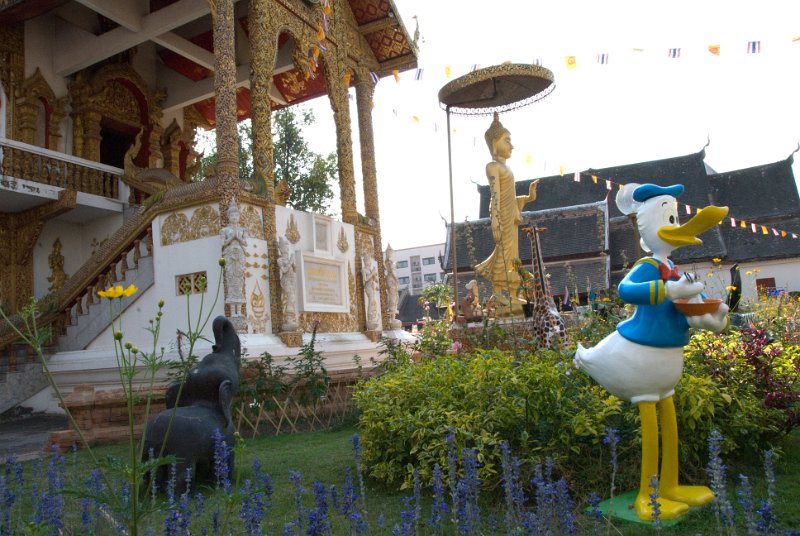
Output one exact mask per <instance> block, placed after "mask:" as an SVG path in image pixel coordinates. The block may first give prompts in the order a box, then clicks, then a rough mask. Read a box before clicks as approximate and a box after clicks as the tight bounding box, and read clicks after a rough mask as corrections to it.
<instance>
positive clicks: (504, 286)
mask: <svg viewBox="0 0 800 536" xmlns="http://www.w3.org/2000/svg"><path fill="white" fill-rule="evenodd" d="M485 138H486V145H488V147H489V152H490V153H491V154H492V161H491V162H489V163H488V164H486V177H487V179H488V180H489V191H490V192H491V201H490V202H489V214H490V216H491V219H492V237H493V238H494V243H495V247H494V251H492V254H491V255H489V257H488V258H487V259H486V260H484V261H483V262H481V263H480V264H478V265H477V266H475V272H476V273H477V274H479V275H481V276H482V277H484V278H485V279H487V280H488V281H490V282H491V283H492V286H493V287H494V294H493V297H494V303H495V306H496V307H497V308H498V314H506V315H507V314H520V313H521V312H522V304H521V302H520V301H519V300H518V299H516V294H517V289H518V288H519V282H520V281H519V273H518V272H517V271H516V270H515V269H514V267H513V265H512V260H513V259H518V258H519V225H520V223H522V216H521V213H522V208H523V207H524V206H525V205H526V204H527V203H530V202H532V201H535V200H536V187H537V185H538V184H539V181H538V180H535V181H533V182H531V185H530V189H529V190H528V195H521V196H518V195H517V192H516V185H515V184H514V173H513V172H512V171H511V168H509V167H508V166H507V165H506V160H508V159H509V158H510V157H511V151H512V150H513V149H514V146H513V145H511V133H510V132H509V131H508V129H506V128H505V127H504V126H503V125H502V123H500V118H499V117H498V114H497V113H495V114H494V120H493V121H492V124H491V126H490V127H489V130H487V131H486V135H485Z"/></svg>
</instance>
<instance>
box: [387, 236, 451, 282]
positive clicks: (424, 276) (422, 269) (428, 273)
mask: <svg viewBox="0 0 800 536" xmlns="http://www.w3.org/2000/svg"><path fill="white" fill-rule="evenodd" d="M443 250H444V244H442V243H440V244H431V245H429V246H417V247H413V248H406V249H397V250H395V251H394V260H395V268H396V270H395V273H396V274H397V279H398V280H399V282H400V290H407V291H408V293H409V294H419V293H420V291H422V289H423V288H425V287H427V286H430V285H432V284H434V283H441V282H442V281H444V272H443V271H442V267H441V264H440V263H439V257H440V256H441V255H442V251H443Z"/></svg>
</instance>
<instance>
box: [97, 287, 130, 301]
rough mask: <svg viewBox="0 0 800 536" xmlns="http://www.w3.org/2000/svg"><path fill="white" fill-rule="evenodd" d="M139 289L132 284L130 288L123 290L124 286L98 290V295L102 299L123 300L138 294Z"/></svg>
mask: <svg viewBox="0 0 800 536" xmlns="http://www.w3.org/2000/svg"><path fill="white" fill-rule="evenodd" d="M138 290H139V289H138V288H136V285H133V284H130V285H128V288H122V285H117V286H116V287H108V288H107V289H105V290H98V291H97V295H98V296H100V297H102V298H108V299H110V300H113V299H114V298H122V297H128V296H132V295H134V294H136V292H137V291H138Z"/></svg>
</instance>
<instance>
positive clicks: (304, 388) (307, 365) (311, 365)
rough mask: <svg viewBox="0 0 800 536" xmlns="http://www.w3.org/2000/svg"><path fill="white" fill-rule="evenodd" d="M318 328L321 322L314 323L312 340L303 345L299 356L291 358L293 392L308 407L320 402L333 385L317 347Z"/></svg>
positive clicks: (290, 368)
mask: <svg viewBox="0 0 800 536" xmlns="http://www.w3.org/2000/svg"><path fill="white" fill-rule="evenodd" d="M317 328H319V321H316V322H314V327H313V329H312V331H311V339H310V340H309V341H308V342H307V343H305V344H303V346H302V347H301V348H300V351H299V352H298V353H297V356H295V357H290V358H289V370H290V371H291V374H292V380H291V382H290V386H291V389H292V392H293V394H294V396H296V397H297V400H298V401H299V402H300V403H301V404H303V405H306V406H310V405H314V404H316V403H317V402H319V400H320V399H321V398H322V397H323V396H325V395H326V394H327V392H328V387H329V386H330V384H331V377H330V376H329V375H328V370H327V369H326V368H325V358H324V357H323V356H322V352H320V351H319V350H317V349H316V347H315V345H316V339H317Z"/></svg>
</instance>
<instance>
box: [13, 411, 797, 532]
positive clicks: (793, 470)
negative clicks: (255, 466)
mask: <svg viewBox="0 0 800 536" xmlns="http://www.w3.org/2000/svg"><path fill="white" fill-rule="evenodd" d="M356 431H357V430H356V428H355V427H354V426H352V425H350V426H345V427H342V428H340V429H337V430H333V431H327V432H314V433H304V434H297V435H283V436H277V437H275V436H266V437H259V438H255V439H251V440H248V441H247V442H246V449H245V452H244V454H243V455H242V456H240V458H239V459H238V460H237V466H238V467H239V468H240V470H241V477H240V478H241V481H240V484H241V483H243V481H244V479H247V478H251V477H252V475H253V473H252V462H253V460H254V459H256V458H257V459H259V460H260V462H261V465H262V471H265V472H267V473H268V474H269V475H270V476H271V478H272V483H273V488H274V494H273V501H272V507H271V508H269V509H268V511H267V514H266V517H265V518H264V525H263V527H264V533H265V534H282V533H283V529H284V525H285V524H286V523H289V522H291V521H293V520H294V519H295V518H296V509H295V488H294V484H293V483H292V482H291V481H290V480H289V471H290V470H295V471H298V472H300V473H301V475H302V486H303V488H304V489H305V490H306V492H305V494H304V498H303V502H304V505H305V507H307V508H311V507H313V505H314V499H313V493H312V489H313V483H314V481H317V480H318V481H320V482H322V483H324V484H325V485H326V487H328V488H329V487H330V485H332V484H334V485H336V488H337V490H339V493H340V494H341V490H342V486H343V483H344V481H345V473H346V468H348V467H350V468H351V470H353V479H354V482H355V486H356V489H358V479H357V477H356V474H355V461H354V455H353V447H352V436H353V434H355V433H356ZM781 447H782V450H783V456H782V457H781V458H780V459H779V460H778V461H777V463H776V476H777V490H778V497H777V499H776V501H775V505H774V506H775V514H776V516H777V519H778V521H779V523H780V526H781V527H782V528H784V529H785V528H796V527H800V507H798V505H797V500H796V498H797V497H800V432H797V431H796V432H794V433H793V434H792V435H790V436H789V437H788V438H787V439H786V441H785V443H784V444H783V445H782V446H781ZM96 452H97V453H98V455H99V456H101V457H102V456H108V455H112V456H122V455H124V452H125V450H124V447H123V446H111V447H100V448H98V449H96ZM24 465H25V466H26V482H28V483H29V482H31V481H34V482H37V481H39V482H41V480H42V479H43V478H45V477H44V475H43V473H44V468H43V465H44V464H39V465H40V468H39V469H34V467H33V464H31V463H26V464H24ZM66 466H67V483H68V484H69V483H75V482H79V481H82V480H84V479H85V478H86V476H88V474H89V472H90V469H89V468H90V467H91V465H90V462H89V460H88V456H87V455H86V454H85V453H83V452H79V453H77V454H76V455H70V454H68V455H67V456H66ZM37 470H38V471H40V472H41V473H39V476H34V475H31V474H30V472H31V471H37ZM73 472H76V473H78V474H79V475H80V477H79V478H78V479H75V477H74V475H72V474H70V473H73ZM739 473H743V474H746V475H748V476H749V477H750V481H751V483H752V485H753V489H754V493H753V497H754V500H755V502H756V504H758V503H759V502H760V500H761V499H762V498H764V497H765V496H766V491H765V489H766V488H765V482H764V476H763V468H762V467H761V461H760V460H754V462H753V463H752V464H745V463H743V462H738V463H733V464H731V465H730V466H729V470H728V480H729V482H730V483H731V487H730V491H729V497H730V498H731V502H734V503H735V502H736V499H737V496H736V486H738V480H739V479H738V475H739ZM29 476H34V478H29ZM45 479H46V478H45ZM365 484H366V488H367V493H366V509H367V519H368V521H369V529H368V530H367V531H366V534H392V527H393V525H395V524H396V523H398V522H399V520H400V511H401V510H402V509H403V501H402V499H403V497H406V496H409V495H411V492H410V491H408V492H400V491H397V490H392V489H387V488H386V487H385V486H383V485H381V484H380V483H377V482H375V481H371V480H369V479H367V480H366V482H365ZM39 485H40V486H43V484H39ZM622 491H624V490H622ZM202 492H203V494H204V495H206V496H207V497H208V498H207V501H206V506H205V514H203V515H201V516H196V515H195V516H194V517H193V519H192V522H191V523H192V524H191V525H190V529H191V530H192V533H194V534H200V526H201V524H203V525H204V526H208V525H205V524H207V523H208V519H210V516H211V512H213V510H214V509H216V508H219V509H220V510H221V511H222V512H223V514H222V517H223V518H224V510H225V505H224V500H223V497H224V495H223V494H222V493H221V492H219V491H213V490H211V489H206V490H202ZM597 492H598V494H599V495H601V496H607V494H608V492H607V491H605V493H603V490H597ZM423 495H425V496H426V498H425V499H424V500H423V507H422V517H423V518H427V517H429V516H430V502H431V501H430V495H431V493H430V490H424V491H423ZM25 505H27V510H26V511H24V512H23V511H21V510H19V508H20V507H22V508H25ZM239 507H240V505H239V504H238V503H237V504H233V505H231V513H230V514H229V515H230V516H231V521H232V522H234V523H238V515H239V513H238V511H239ZM736 507H737V508H738V504H737V505H736ZM482 508H483V514H482V519H483V520H484V523H486V522H487V520H488V519H489V517H490V515H493V516H494V517H495V519H496V520H497V525H498V530H497V533H498V534H502V533H503V532H504V529H503V511H502V497H501V495H500V494H499V493H495V494H493V495H491V496H489V497H487V498H486V499H485V501H484V502H483V504H482ZM756 508H758V506H756ZM66 510H67V511H68V512H69V513H68V515H67V517H66V525H67V528H68V529H70V532H68V533H70V534H79V533H82V532H81V530H80V505H79V503H78V500H76V499H72V498H68V499H67V508H66ZM2 511H3V504H2V502H0V526H1V525H2ZM29 516H30V500H29V499H24V500H21V501H20V503H18V504H17V505H15V507H14V509H13V510H12V519H17V520H18V521H20V520H23V519H27V517H29ZM379 517H383V519H385V522H384V523H383V526H382V527H380V526H379ZM162 519H163V516H161V515H156V516H155V517H153V518H152V519H151V522H150V523H148V525H147V526H152V528H153V530H154V533H155V534H161V533H163V525H162V524H163V521H162ZM203 519H205V520H206V521H203V522H202V523H198V522H200V521H201V520H203ZM737 519H738V521H739V523H740V525H739V528H738V532H739V533H740V534H745V533H746V531H745V530H744V529H743V525H742V524H741V523H742V521H743V516H742V515H741V512H740V511H739V512H737ZM330 520H331V530H332V533H333V534H349V533H350V530H349V523H348V521H347V519H345V518H344V517H342V516H340V515H338V514H334V513H333V511H331V514H330ZM423 524H424V523H423ZM577 524H578V530H579V533H581V534H593V533H595V532H594V530H595V528H596V527H595V525H594V524H593V521H592V520H591V519H589V518H588V517H586V516H579V517H578V519H577ZM236 526H238V525H236ZM18 527H19V525H18ZM103 527H105V528H103ZM17 530H19V529H17ZM607 530H608V529H607V524H606V522H605V521H602V523H601V525H600V533H601V534H606V533H609V534H631V535H638V534H652V533H654V532H655V528H654V527H653V526H647V525H638V524H631V523H626V522H622V521H614V523H613V526H611V527H610V532H607ZM0 532H1V531H0ZM421 532H423V533H426V534H427V533H432V532H426V531H425V527H423V530H422V531H421ZM661 532H662V533H663V534H674V535H679V534H680V535H683V534H718V533H723V534H727V531H722V530H718V525H717V522H716V519H715V516H714V513H713V509H712V508H711V507H706V508H702V509H699V510H698V511H696V512H692V513H691V514H690V515H688V516H687V517H686V519H685V520H683V521H682V522H681V523H679V524H678V525H676V526H673V527H664V528H663V529H662V530H661ZM18 533H22V532H21V530H20V531H19V532H17V531H12V534H18ZM93 533H94V534H116V533H117V531H116V530H113V529H112V528H111V527H110V526H108V524H107V523H104V522H102V521H101V522H100V528H98V529H94V532H93ZM209 533H211V532H210V531H209ZM229 533H230V534H241V533H243V532H241V529H238V528H237V529H234V530H231V531H230V532H229ZM444 533H445V534H455V533H456V531H455V530H454V529H453V528H452V527H449V528H448V529H447V530H446V531H445V532H444ZM484 533H486V534H488V533H490V530H489V528H488V527H487V530H486V531H485V532H484Z"/></svg>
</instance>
